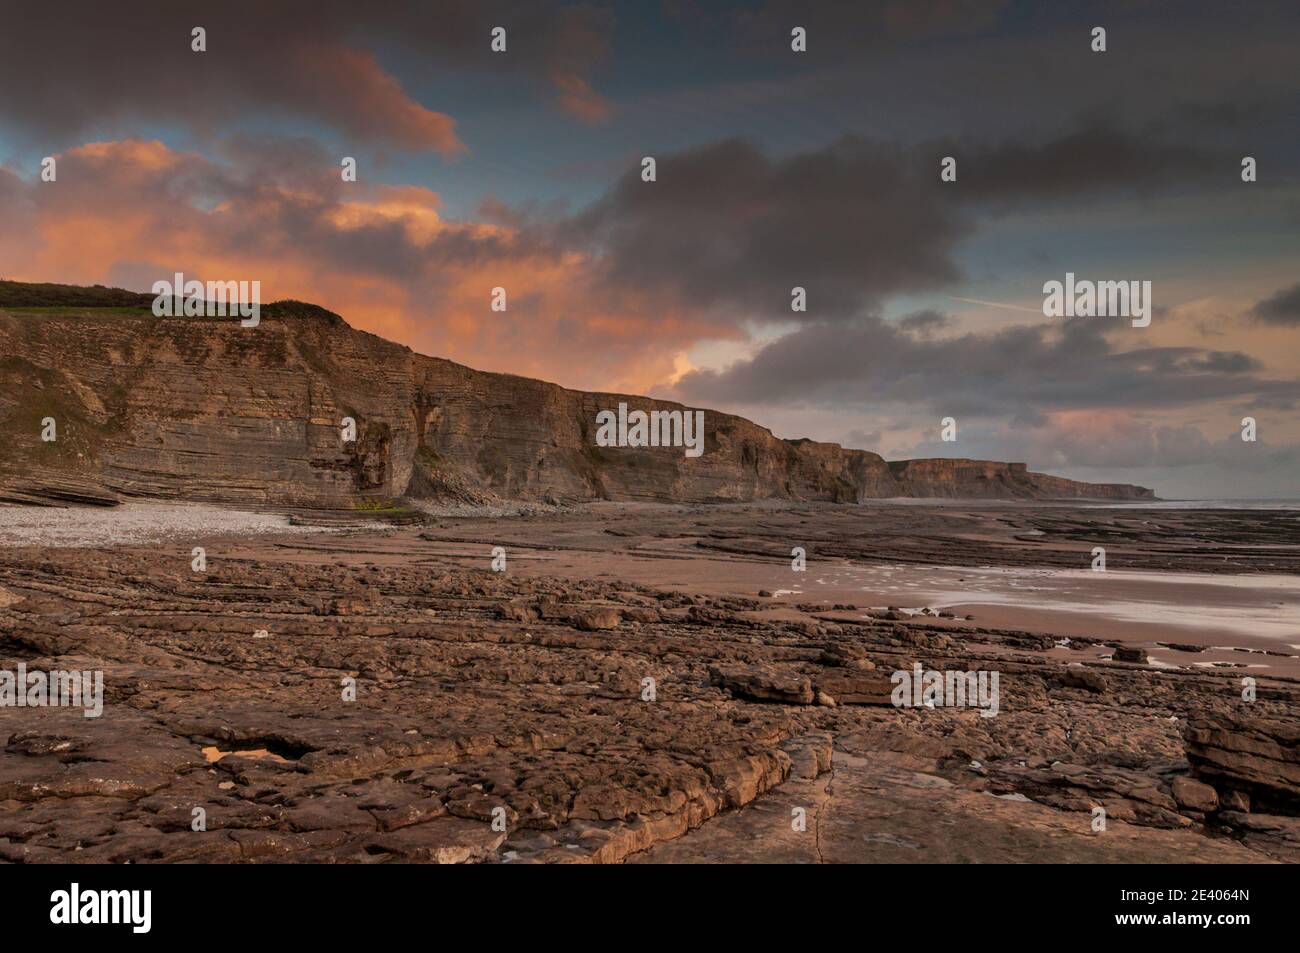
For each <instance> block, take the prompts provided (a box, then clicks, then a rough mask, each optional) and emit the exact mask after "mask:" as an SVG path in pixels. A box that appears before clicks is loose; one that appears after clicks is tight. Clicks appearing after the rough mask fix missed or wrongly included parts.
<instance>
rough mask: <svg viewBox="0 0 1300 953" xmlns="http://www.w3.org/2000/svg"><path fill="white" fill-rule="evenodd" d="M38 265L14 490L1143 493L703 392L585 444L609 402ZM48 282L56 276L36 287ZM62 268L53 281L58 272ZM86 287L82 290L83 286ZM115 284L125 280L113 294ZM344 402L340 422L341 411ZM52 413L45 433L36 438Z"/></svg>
mask: <svg viewBox="0 0 1300 953" xmlns="http://www.w3.org/2000/svg"><path fill="white" fill-rule="evenodd" d="M36 287H37V286H23V285H16V284H14V283H0V445H3V447H4V453H3V455H2V456H0V487H3V488H4V492H3V493H2V494H0V495H3V496H5V497H7V498H9V499H24V498H30V499H67V500H83V501H91V502H94V501H97V500H109V499H112V498H113V496H114V495H116V494H120V495H126V496H142V497H162V498H175V499H184V500H206V501H220V502H233V503H246V504H248V503H257V504H274V505H292V506H316V507H353V506H357V505H366V501H367V500H378V499H390V498H396V497H400V496H404V495H415V496H419V495H433V494H441V493H462V494H467V495H469V496H471V497H472V496H474V495H477V494H491V495H495V496H497V497H501V498H508V499H526V500H543V499H556V500H565V501H581V500H659V501H745V500H755V499H769V498H777V499H799V500H831V501H837V502H857V501H861V500H864V499H871V498H880V497H890V496H924V497H973V496H978V497H999V498H1001V497H1005V498H1049V497H1104V498H1119V499H1140V498H1151V497H1152V493H1151V491H1150V490H1147V489H1144V488H1141V487H1134V486H1114V485H1095V484H1083V483H1075V482H1073V481H1070V480H1064V479H1060V478H1057V477H1051V476H1046V475H1043V474H1036V473H1031V472H1029V471H1028V470H1027V469H1026V468H1025V465H1024V464H1003V463H986V462H982V461H970V460H911V461H902V462H895V463H887V462H886V461H885V460H884V459H882V458H881V457H880V456H879V455H878V454H875V453H870V452H867V451H862V450H846V449H844V448H842V447H840V446H838V445H836V444H826V443H817V442H814V441H808V440H782V439H778V438H777V437H774V436H773V435H772V434H771V432H770V431H768V430H766V429H765V428H763V427H760V426H758V425H756V424H754V423H752V422H750V421H748V420H745V419H743V418H741V417H735V416H732V415H729V414H723V413H717V412H714V411H707V412H706V413H705V435H706V438H705V451H704V453H703V455H701V456H699V457H697V458H693V459H692V458H688V457H686V455H685V454H684V453H683V451H682V450H681V449H680V448H654V449H628V448H615V447H599V446H597V445H596V439H595V435H596V416H597V414H598V413H599V412H600V411H602V410H612V409H615V408H616V407H617V405H618V403H619V402H620V401H622V402H626V403H627V404H628V405H629V407H631V408H634V409H642V410H646V411H650V410H680V409H683V408H682V407H681V405H678V404H671V403H666V402H662V401H655V400H651V399H648V398H642V397H635V396H627V395H619V394H598V393H584V392H580V391H573V390H568V389H566V388H563V387H559V386H557V385H555V384H549V383H546V382H543V381H538V380H531V379H528V378H523V377H515V376H513V375H508V374H492V373H485V372H481V371H475V370H472V369H470V368H468V367H463V366H461V365H459V364H455V363H453V362H451V361H446V360H442V359H439V358H433V357H426V356H424V355H421V354H416V353H415V352H413V351H411V350H410V349H409V348H406V347H402V346H401V345H398V344H394V343H393V342H391V341H386V340H384V339H382V338H379V337H377V336H375V335H373V334H367V333H364V332H361V331H357V330H355V329H353V328H351V327H349V326H348V325H347V324H346V323H345V322H344V321H343V319H342V318H340V317H339V316H337V315H335V314H332V313H331V312H328V311H326V310H324V309H322V308H318V307H316V306H314V305H306V304H302V303H299V302H279V303H276V304H273V305H269V306H266V307H264V308H263V309H262V318H261V323H260V325H259V326H258V327H256V328H244V327H241V325H240V323H239V322H238V320H233V319H220V318H157V317H154V316H153V314H152V313H150V312H149V310H148V308H147V302H148V300H149V299H148V298H147V296H138V297H136V298H135V299H134V300H133V299H132V298H131V296H130V295H129V293H124V292H116V291H115V292H113V294H115V295H117V296H119V297H115V298H113V299H112V302H111V303H112V305H113V307H87V306H86V304H85V301H84V297H85V296H84V295H83V296H78V297H74V298H73V299H71V300H72V301H73V303H72V304H70V305H67V306H62V307H35V306H33V303H39V302H41V301H44V300H48V299H47V298H44V297H42V295H41V294H39V293H37V292H35V291H25V290H24V289H27V288H36ZM47 287H48V286H47ZM55 287H61V286H55ZM73 290H74V291H77V292H86V293H89V294H88V296H89V297H90V298H91V299H92V300H93V298H94V290H93V289H73ZM123 294H126V295H127V297H126V298H124V299H123V298H121V297H120V296H121V295H123ZM347 417H351V418H353V419H354V420H355V422H356V431H357V432H356V438H357V439H356V440H355V442H344V440H343V439H342V436H341V426H342V421H343V419H344V418H347ZM46 418H53V420H54V421H55V425H56V427H57V439H56V440H54V441H49V442H46V441H42V439H41V431H42V421H44V420H45V419H46Z"/></svg>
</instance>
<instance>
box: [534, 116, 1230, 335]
mask: <svg viewBox="0 0 1300 953" xmlns="http://www.w3.org/2000/svg"><path fill="white" fill-rule="evenodd" d="M952 153H956V154H957V155H959V156H960V157H961V158H960V159H959V165H958V168H959V176H958V177H959V184H958V183H942V182H940V180H939V169H940V158H941V157H942V156H943V155H946V154H952ZM656 158H657V162H658V166H657V179H656V181H654V182H645V181H642V178H641V167H640V165H639V163H635V162H629V166H630V168H629V170H628V171H627V172H626V173H625V174H624V175H623V177H622V178H621V179H620V180H619V181H618V182H617V183H616V184H615V185H614V186H613V187H612V188H611V189H610V190H609V191H608V192H607V193H606V194H605V195H604V196H603V197H602V198H601V199H599V200H598V201H597V202H595V203H594V204H593V205H592V206H591V207H589V208H588V209H586V210H585V211H584V212H582V213H580V214H579V215H577V216H575V217H574V218H572V219H570V220H569V221H567V222H565V223H563V224H562V225H561V226H559V227H557V228H555V229H554V230H553V231H552V234H551V238H550V240H551V241H553V242H555V243H558V244H560V245H566V246H570V247H578V248H582V249H584V250H588V251H591V252H592V253H593V254H594V255H596V256H597V258H598V260H599V262H600V267H601V268H602V269H603V277H604V280H605V282H606V285H607V286H608V287H609V288H611V289H627V288H634V289H641V290H653V291H654V292H655V293H656V294H657V295H660V296H662V295H665V294H667V295H671V296H672V298H673V299H674V300H675V303H676V304H677V305H678V306H680V307H684V308H702V309H716V310H718V311H721V312H725V313H730V314H732V315H733V316H735V317H736V319H737V320H741V319H753V320H778V319H782V320H791V319H794V320H807V321H822V320H835V321H844V320H851V319H852V318H853V317H855V316H856V315H858V314H861V313H865V312H868V311H871V310H874V309H876V308H877V307H878V305H879V304H880V302H881V301H882V300H884V299H885V298H886V297H888V296H889V295H893V294H899V293H918V292H925V291H930V290H934V289H936V288H940V287H944V286H947V285H950V284H952V283H954V282H956V281H957V280H958V279H959V278H960V277H961V276H960V274H959V272H958V269H957V267H956V265H955V264H954V263H953V261H952V252H953V250H954V248H955V246H956V245H957V243H958V241H959V240H960V239H961V238H962V237H963V236H965V235H966V234H967V233H968V232H970V231H971V230H973V228H974V219H973V217H972V215H973V212H974V211H975V209H976V207H977V206H986V205H988V204H989V203H993V204H1006V203H1011V202H1014V201H1016V200H1020V199H1026V200H1028V199H1038V200H1041V199H1043V198H1045V197H1051V198H1055V199H1060V200H1083V199H1085V198H1087V197H1090V196H1095V195H1097V194H1099V193H1121V192H1135V191H1136V192H1141V191H1146V190H1149V189H1154V188H1157V187H1176V186H1178V185H1180V184H1183V183H1187V182H1190V181H1194V180H1196V179H1198V178H1200V177H1202V176H1204V175H1205V174H1206V173H1207V171H1210V170H1214V169H1216V168H1217V169H1219V170H1220V171H1222V169H1228V170H1229V172H1231V171H1232V169H1233V168H1234V167H1233V166H1232V165H1231V163H1228V164H1226V165H1225V164H1224V162H1225V161H1226V160H1220V159H1219V158H1217V157H1214V156H1211V155H1209V154H1207V153H1204V152H1201V151H1200V150H1197V149H1195V148H1177V147H1174V146H1171V145H1168V144H1166V143H1163V142H1160V141H1156V140H1152V139H1150V138H1147V137H1143V136H1140V135H1137V134H1133V133H1128V132H1125V131H1123V130H1120V129H1117V128H1113V127H1110V126H1106V125H1101V124H1096V123H1083V124H1080V125H1079V126H1078V127H1076V128H1074V129H1071V130H1070V131H1068V132H1066V133H1065V134H1063V135H1061V136H1059V137H1056V138H1052V139H1049V140H1046V141H1029V142H1010V141H1009V142H1003V143H1001V144H998V145H988V144H984V143H980V142H978V141H967V142H965V143H963V144H962V145H961V146H956V145H953V144H951V143H947V144H945V143H937V144H936V143H931V144H928V145H924V146H918V147H917V148H915V149H903V148H900V147H897V146H894V145H888V144H883V143H879V142H874V141H868V140H864V139H861V138H857V137H845V138H842V139H840V140H839V141H837V142H835V143H833V144H831V145H829V146H826V147H824V148H822V149H817V150H812V151H808V152H803V153H799V154H796V155H793V156H787V157H780V158H773V157H770V156H768V155H767V154H766V153H764V152H763V151H762V150H760V149H759V148H758V147H757V146H756V145H754V144H752V143H749V142H745V141H741V140H734V139H733V140H726V141H723V142H718V143H714V144H712V145H708V146H705V147H701V148H698V149H693V150H690V151H687V152H683V153H678V154H675V155H661V156H657V157H656ZM1225 178H1230V176H1227V177H1225ZM796 286H797V287H802V288H805V289H806V290H807V296H808V310H807V312H806V313H795V312H792V311H791V310H790V299H791V289H792V288H793V287H796ZM918 320H919V319H918Z"/></svg>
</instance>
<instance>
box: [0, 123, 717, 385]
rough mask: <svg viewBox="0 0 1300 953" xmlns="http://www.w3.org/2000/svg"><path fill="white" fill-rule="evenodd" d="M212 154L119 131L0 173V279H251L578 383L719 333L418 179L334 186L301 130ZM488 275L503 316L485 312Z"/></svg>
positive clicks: (368, 323) (424, 339) (662, 368)
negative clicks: (50, 178) (49, 177)
mask: <svg viewBox="0 0 1300 953" xmlns="http://www.w3.org/2000/svg"><path fill="white" fill-rule="evenodd" d="M214 153H215V154H214V155H213V156H205V155H202V154H199V153H197V152H183V151H178V150H173V149H170V148H168V147H167V146H166V145H165V144H163V143H161V142H158V141H155V140H140V139H130V140H121V141H109V142H98V143H90V144H87V145H83V146H79V147H77V148H74V149H70V150H68V151H67V152H65V153H61V154H59V155H58V156H57V157H56V158H57V162H58V179H57V181H56V182H53V183H45V182H41V181H39V180H38V179H36V178H35V177H33V178H31V179H28V180H23V179H21V178H19V177H18V176H16V175H15V174H13V173H12V172H11V171H9V170H7V169H3V168H0V220H3V221H5V222H6V224H7V225H10V224H12V226H13V227H12V228H6V229H5V230H3V231H0V261H3V262H4V270H5V275H4V277H6V278H12V279H17V280H35V281H43V280H57V281H67V282H74V283H87V284H89V283H107V284H125V285H127V286H128V287H131V288H133V289H134V290H140V291H148V290H149V288H150V286H151V284H152V282H153V281H154V280H157V279H159V278H164V277H168V276H170V275H171V274H172V273H174V272H176V271H182V272H184V273H185V274H186V275H187V276H188V277H191V278H198V279H199V280H250V281H251V280H258V281H261V282H262V293H263V299H264V300H269V299H273V298H288V297H292V298H298V299H302V300H307V301H313V302H318V303H321V304H324V305H326V306H328V307H330V308H332V309H333V310H336V311H338V312H339V313H341V314H343V315H344V317H346V318H347V319H348V320H349V321H350V322H351V323H353V324H354V325H356V326H358V327H361V328H363V329H365V330H370V331H374V332H376V333H379V334H383V335H385V336H387V337H390V338H394V339H397V340H399V341H401V342H403V343H405V344H408V345H410V346H412V347H415V348H417V349H418V350H421V351H423V352H425V353H429V354H435V355H439V356H444V357H448V358H451V359H453V360H458V361H462V362H464V363H467V364H470V365H472V366H475V367H480V368H483V369H487V370H501V371H509V372H512V373H518V374H525V375H529V376H535V377H542V378H545V379H549V380H555V379H560V380H561V381H563V382H564V383H566V384H568V385H570V386H579V387H588V388H592V389H596V388H601V389H609V388H618V389H623V390H628V391H632V392H638V391H644V390H647V389H649V388H650V387H651V386H652V385H653V384H654V383H656V382H657V381H660V380H664V379H667V378H668V377H670V376H671V375H672V373H673V372H674V368H675V362H676V360H677V357H678V355H679V354H680V352H681V348H682V347H684V346H685V345H684V343H683V342H690V341H693V340H699V339H701V338H716V337H724V336H726V335H728V334H730V333H732V331H731V329H730V328H729V327H727V326H725V325H718V324H709V323H707V321H706V320H705V319H703V318H701V317H700V316H698V315H694V314H690V313H683V314H675V315H664V314H663V313H662V311H661V310H660V308H659V307H658V303H657V302H656V301H653V300H650V299H649V298H648V297H646V296H645V295H644V294H642V293H641V292H638V291H637V290H636V289H627V290H625V291H623V292H622V293H621V294H620V295H619V296H618V297H617V300H613V299H611V298H610V297H609V296H607V295H604V294H602V293H601V289H600V282H599V276H600V273H599V270H598V269H597V268H596V267H595V264H594V263H593V261H592V260H591V258H590V257H589V256H587V255H585V254H584V253H582V252H580V251H577V250H574V249H570V248H566V247H562V246H559V245H556V244H554V243H553V242H552V241H551V240H550V238H551V236H550V235H549V232H548V231H547V230H544V229H539V228H535V227H532V226H528V225H523V224H509V223H502V222H493V221H459V220H452V219H448V218H446V217H444V215H443V213H442V205H441V201H440V198H439V196H438V195H437V194H436V193H434V192H432V191H431V190H429V189H426V188H422V187H418V186H385V185H376V184H367V183H365V182H358V183H344V182H342V180H341V178H340V176H339V174H338V171H337V169H338V166H337V162H336V159H335V158H334V157H331V156H329V155H328V154H326V152H325V151H324V150H323V149H322V147H321V146H319V144H317V143H315V142H313V141H312V140H310V139H272V140H261V139H253V138H249V137H243V138H240V139H238V140H233V141H227V142H223V143H221V144H220V145H219V146H218V147H217V148H216V149H215V150H214ZM498 286H500V287H505V288H506V289H507V300H508V310H507V311H506V312H504V313H498V312H493V311H491V310H490V308H489V301H490V298H491V292H492V289H493V288H494V287H498ZM647 340H660V341H662V342H663V346H661V347H659V348H656V349H653V350H648V349H647V348H646V345H645V342H646V341H647ZM593 355H599V360H594V359H593Z"/></svg>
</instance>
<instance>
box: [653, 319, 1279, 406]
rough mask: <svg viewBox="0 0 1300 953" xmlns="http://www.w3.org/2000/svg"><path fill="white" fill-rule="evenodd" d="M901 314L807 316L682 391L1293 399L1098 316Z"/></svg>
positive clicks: (943, 397) (1066, 400) (1250, 366)
mask: <svg viewBox="0 0 1300 953" xmlns="http://www.w3.org/2000/svg"><path fill="white" fill-rule="evenodd" d="M908 328H909V324H908V322H902V323H901V325H900V324H892V323H890V322H887V321H884V320H882V319H880V318H878V317H868V318H864V319H862V320H861V321H859V322H858V323H856V324H855V325H853V326H852V327H848V328H846V327H843V326H832V325H830V324H825V323H819V324H812V325H808V326H807V327H804V328H801V329H799V330H797V331H795V332H793V333H791V334H788V335H786V336H784V337H782V338H779V339H777V340H776V341H773V342H771V343H770V344H768V345H766V346H765V347H764V348H763V349H762V350H760V351H759V352H758V353H757V354H756V355H755V356H754V357H753V358H752V359H750V360H747V361H742V362H740V363H738V364H735V365H733V366H732V367H730V368H728V369H726V370H723V371H717V372H714V371H694V372H692V373H689V374H687V375H686V376H685V377H683V378H682V379H681V380H680V381H679V382H678V385H677V390H678V392H679V394H680V395H681V396H682V397H683V398H684V399H687V400H691V401H699V402H704V403H706V404H708V403H709V402H713V403H718V402H723V403H727V402H732V403H746V404H769V405H786V406H790V405H796V406H800V405H807V406H828V407H842V406H853V405H859V406H861V405H864V404H866V405H870V404H873V403H879V402H882V401H901V402H907V403H912V404H914V405H916V406H918V407H927V408H934V409H937V410H942V411H943V412H944V413H952V414H963V413H964V414H974V415H990V416H992V415H1006V416H1016V415H1024V414H1027V413H1030V414H1036V415H1037V414H1041V413H1042V412H1046V411H1051V410H1054V409H1066V408H1070V407H1079V406H1087V407H1116V408H1126V409H1133V408H1159V407H1175V406H1180V405H1185V404H1190V403H1196V402H1200V401H1210V400H1216V399H1219V398H1235V397H1245V396H1250V397H1255V396H1272V397H1275V398H1281V399H1294V398H1295V397H1296V396H1298V395H1300V382H1297V381H1285V380H1270V379H1268V378H1265V377H1263V376H1260V375H1259V373H1258V372H1259V371H1260V370H1261V367H1260V364H1259V363H1258V362H1257V361H1255V360H1254V359H1253V358H1250V357H1249V356H1247V355H1245V354H1240V353H1237V352H1225V351H1210V350H1205V349H1201V348H1191V347H1148V348H1140V349H1137V350H1128V351H1121V350H1118V349H1116V347H1115V346H1114V345H1113V344H1112V342H1111V339H1110V335H1108V333H1107V331H1108V329H1109V330H1110V331H1112V332H1118V333H1122V332H1123V328H1122V327H1120V326H1117V325H1115V324H1114V323H1113V322H1111V323H1109V324H1108V322H1107V321H1106V319H1104V318H1076V319H1072V320H1069V321H1065V322H1063V323H1061V324H1059V325H1052V326H1049V325H1036V326H1033V327H1016V328H1010V329H1007V330H1004V331H1000V332H997V333H994V334H963V335H959V336H956V337H949V338H943V339H938V340H936V339H929V338H924V337H921V336H918V335H917V334H915V333H909V330H908Z"/></svg>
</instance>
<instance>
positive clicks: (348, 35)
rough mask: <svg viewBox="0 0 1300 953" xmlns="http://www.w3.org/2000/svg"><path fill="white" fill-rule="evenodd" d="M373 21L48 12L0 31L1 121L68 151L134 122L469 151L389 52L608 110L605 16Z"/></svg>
mask: <svg viewBox="0 0 1300 953" xmlns="http://www.w3.org/2000/svg"><path fill="white" fill-rule="evenodd" d="M359 12H360V11H359V9H358V8H357V6H356V5H355V4H354V3H352V2H350V0H281V2H277V3H265V2H261V0H223V2H221V3H219V4H215V3H214V4H204V5H202V6H201V7H187V6H186V5H182V4H176V3H173V2H170V0H144V2H135V3H132V4H130V5H129V6H126V7H124V6H121V5H115V4H106V3H96V2H91V0H71V2H69V3H63V4H59V5H57V6H49V5H36V6H33V7H31V8H30V9H28V10H25V11H24V12H23V15H22V16H21V17H10V18H8V20H7V22H6V23H5V28H4V30H3V31H0V87H3V88H5V89H7V90H10V91H11V92H12V94H11V95H6V96H4V97H3V98H2V99H0V123H4V124H8V125H9V126H11V127H13V128H15V129H17V130H19V131H21V132H23V133H24V134H25V135H27V136H29V137H30V138H32V139H33V140H35V141H41V140H45V141H48V140H50V139H54V140H55V141H56V142H67V141H69V139H71V138H72V137H76V136H85V135H87V134H90V135H94V134H104V133H108V134H110V135H115V134H118V133H119V130H120V129H121V124H122V123H133V124H137V125H138V124H139V123H159V122H161V123H169V124H179V125H181V126H184V127H186V128H189V129H192V130H196V131H199V132H204V133H209V132H212V131H214V130H221V129H230V128H235V127H246V126H248V125H250V124H252V123H253V122H254V121H255V119H256V118H257V117H275V118H281V119H283V118H285V117H290V118H293V119H298V120H305V121H307V122H312V123H319V124H322V125H324V126H326V127H329V128H332V129H335V130H337V131H338V132H340V133H341V134H343V135H345V136H347V137H350V138H352V139H355V140H358V141H365V142H368V143H373V144H376V145H388V146H393V147H397V148H401V149H408V150H414V151H435V152H440V153H443V154H444V155H456V154H459V153H461V152H464V151H465V146H464V144H463V143H462V142H461V140H460V138H459V137H458V134H457V132H456V123H455V120H454V119H452V117H451V116H449V115H448V114H447V113H445V112H440V111H437V110H435V109H433V108H430V107H429V106H426V105H425V104H423V103H421V102H419V101H418V100H417V99H416V97H415V96H414V95H413V94H412V93H411V91H410V89H409V88H408V87H407V86H405V85H404V84H403V83H402V82H401V81H399V80H398V79H397V78H396V76H395V75H394V74H393V73H392V72H391V71H390V70H387V69H385V68H384V66H382V65H381V64H380V62H379V60H378V59H376V57H375V55H374V53H373V52H372V51H373V50H375V49H383V50H385V51H386V52H387V53H388V54H389V55H390V56H391V58H392V59H393V60H394V61H395V62H398V63H400V65H401V66H402V67H403V69H404V72H406V73H408V74H409V75H410V77H411V78H413V79H415V80H418V81H424V82H427V83H428V84H430V85H432V83H433V82H434V80H435V78H436V76H437V75H438V74H437V73H435V72H434V71H435V70H446V69H447V68H449V67H450V68H452V69H459V70H464V71H477V72H478V73H480V74H484V75H501V74H503V73H512V72H513V73H517V74H519V75H522V76H524V77H525V78H527V79H530V80H540V81H541V85H542V88H543V89H545V88H548V87H549V88H550V89H551V90H552V94H553V97H554V98H555V100H556V101H557V102H558V103H559V104H560V106H561V107H562V108H564V109H566V110H567V111H569V112H571V113H574V114H576V115H578V116H579V117H581V118H583V119H588V120H594V119H599V118H602V117H603V116H604V115H605V114H607V113H608V107H607V106H606V105H605V104H604V101H603V99H602V98H601V97H600V96H599V94H598V93H596V92H595V90H594V89H593V88H592V86H591V82H590V73H591V70H592V69H593V68H594V66H595V64H596V63H598V62H599V61H600V60H601V59H602V58H603V57H604V56H605V55H606V54H607V52H608V41H607V39H606V37H607V34H608V32H609V30H610V29H611V28H612V20H611V18H610V17H609V15H608V14H605V13H602V12H601V11H598V10H595V9H591V8H586V7H560V6H558V5H556V4H551V3H511V4H506V5H504V6H497V7H494V8H493V9H488V8H487V7H485V6H484V5H481V4H477V3H474V2H472V0H449V2H443V3H438V4H434V5H429V4H425V3H420V2H418V0H401V2H395V3H384V4H376V5H373V6H371V7H368V8H367V9H366V11H365V14H366V15H365V16H364V17H361V16H358V13H359ZM496 24H501V25H504V26H506V27H507V29H508V30H509V31H511V32H512V34H513V35H512V36H511V38H510V43H509V46H508V51H507V52H506V53H502V54H493V53H492V52H491V50H490V48H489V41H490V39H491V34H490V31H491V29H492V27H493V26H494V25H496ZM195 26H202V27H203V28H204V29H205V30H206V31H207V52H204V53H197V52H193V51H192V50H191V38H190V36H191V34H190V31H191V29H192V28H193V27H195ZM363 27H364V29H363ZM19 90H21V93H19V92H17V91H19Z"/></svg>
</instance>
